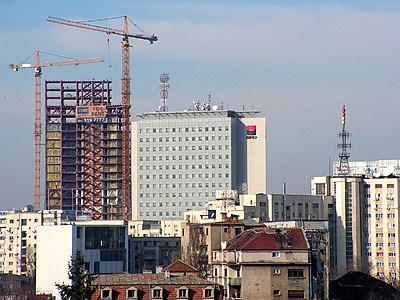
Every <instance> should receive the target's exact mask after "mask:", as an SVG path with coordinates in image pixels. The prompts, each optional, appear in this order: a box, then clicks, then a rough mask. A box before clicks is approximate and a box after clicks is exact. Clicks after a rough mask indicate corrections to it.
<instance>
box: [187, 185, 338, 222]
mask: <svg viewBox="0 0 400 300" xmlns="http://www.w3.org/2000/svg"><path fill="white" fill-rule="evenodd" d="M333 206H334V204H333V197H332V196H325V195H286V194H256V195H238V194H237V192H236V191H221V190H217V193H216V199H215V200H209V201H208V202H207V205H206V207H205V209H203V210H187V211H185V212H184V220H185V221H190V222H192V223H193V222H195V223H208V222H216V221H222V219H223V218H225V217H232V218H237V219H239V220H242V219H248V218H256V219H259V220H260V221H262V222H267V221H282V220H297V219H299V220H329V219H330V218H333V215H334V209H333Z"/></svg>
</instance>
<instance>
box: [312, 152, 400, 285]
mask: <svg viewBox="0 0 400 300" xmlns="http://www.w3.org/2000/svg"><path fill="white" fill-rule="evenodd" d="M399 165H400V161H396V160H392V161H375V162H355V163H350V174H352V175H349V176H325V177H314V178H313V179H312V180H311V190H312V193H313V194H324V195H332V196H333V197H334V201H335V214H336V218H335V226H334V234H335V236H336V245H335V247H336V251H335V253H336V254H337V255H336V257H334V258H333V259H332V260H331V263H332V265H333V266H335V267H336V271H337V275H338V276H340V275H342V274H344V273H346V271H348V270H359V271H364V272H368V273H370V274H371V275H373V276H377V277H380V278H382V279H385V280H386V281H391V280H393V279H396V278H400V277H399V275H400V273H399V263H400V261H399V257H398V255H397V251H398V250H400V249H399V245H400V240H399V234H400V232H399V225H400V224H399V214H398V208H399V180H400V178H399V177H400V172H399V170H400V168H399V167H398V166H399Z"/></svg>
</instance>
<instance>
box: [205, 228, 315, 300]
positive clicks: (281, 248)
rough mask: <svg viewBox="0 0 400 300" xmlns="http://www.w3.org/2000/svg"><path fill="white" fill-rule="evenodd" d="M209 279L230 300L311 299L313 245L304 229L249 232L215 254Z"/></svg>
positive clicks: (232, 240) (222, 246)
mask: <svg viewBox="0 0 400 300" xmlns="http://www.w3.org/2000/svg"><path fill="white" fill-rule="evenodd" d="M211 264H212V272H211V274H210V276H209V279H210V280H212V281H214V282H215V283H217V284H219V285H221V286H223V287H224V295H226V298H227V299H292V298H297V299H311V269H310V266H311V262H310V257H309V245H308V243H307V239H306V237H305V235H304V232H303V231H302V230H301V229H298V228H297V229H295V228H288V229H284V230H280V229H272V228H264V229H257V230H256V229H252V230H247V231H244V232H242V233H241V234H239V235H238V236H236V237H234V238H233V239H231V240H229V241H228V242H226V243H223V244H222V245H221V249H220V250H218V249H217V250H215V251H213V256H212V262H211Z"/></svg>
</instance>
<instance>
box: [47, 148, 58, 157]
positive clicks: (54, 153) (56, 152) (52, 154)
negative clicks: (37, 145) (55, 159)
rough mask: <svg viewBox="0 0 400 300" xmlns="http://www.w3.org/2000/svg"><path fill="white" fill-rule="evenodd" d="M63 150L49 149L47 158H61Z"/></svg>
mask: <svg viewBox="0 0 400 300" xmlns="http://www.w3.org/2000/svg"><path fill="white" fill-rule="evenodd" d="M60 155H61V150H60V149H47V156H60Z"/></svg>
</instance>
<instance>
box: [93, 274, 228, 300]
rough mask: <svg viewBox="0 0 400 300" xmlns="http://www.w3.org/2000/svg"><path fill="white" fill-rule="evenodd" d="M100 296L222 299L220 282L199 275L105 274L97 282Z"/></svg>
mask: <svg viewBox="0 0 400 300" xmlns="http://www.w3.org/2000/svg"><path fill="white" fill-rule="evenodd" d="M93 287H94V288H95V293H94V294H93V296H92V297H91V300H97V299H115V300H126V299H142V300H151V299H153V300H155V299H163V300H183V299H185V300H186V299H193V300H195V299H196V300H222V299H223V298H222V294H221V291H220V289H219V286H218V285H216V284H214V283H213V282H211V281H209V280H206V279H202V278H199V277H197V276H169V275H168V274H167V273H165V274H163V273H159V274H124V273H122V274H101V275H99V276H98V277H97V278H96V280H95V281H94V282H93Z"/></svg>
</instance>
